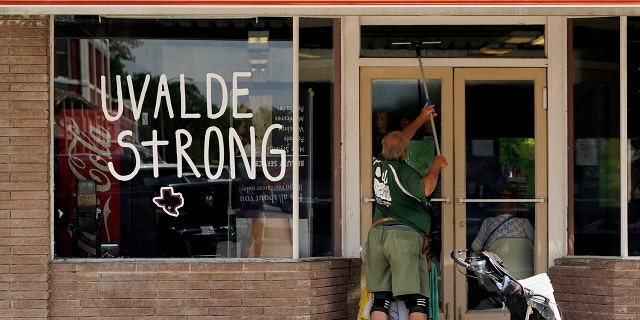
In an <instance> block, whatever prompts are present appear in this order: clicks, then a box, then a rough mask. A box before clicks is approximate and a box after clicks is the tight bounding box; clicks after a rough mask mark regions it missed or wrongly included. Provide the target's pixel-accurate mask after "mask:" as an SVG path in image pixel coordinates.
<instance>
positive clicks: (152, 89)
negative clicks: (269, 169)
mask: <svg viewBox="0 0 640 320" xmlns="http://www.w3.org/2000/svg"><path fill="white" fill-rule="evenodd" d="M145 77H146V74H143V73H136V74H133V75H132V83H133V88H134V90H135V95H136V97H138V98H139V96H140V92H141V91H142V86H143V84H144V81H145ZM159 79H160V77H159V76H152V77H151V78H150V80H149V84H148V87H147V91H146V94H145V99H144V102H143V103H142V114H143V115H144V114H147V115H148V117H149V118H148V120H149V123H148V125H144V124H143V123H142V122H139V123H138V124H139V126H138V141H148V140H151V131H152V130H157V131H158V139H160V140H167V141H169V145H168V146H162V147H160V148H165V150H166V152H161V151H160V154H161V155H162V157H163V160H165V161H166V162H168V163H175V162H176V152H175V150H176V145H175V143H176V141H175V132H176V130H178V129H184V130H187V131H188V132H189V133H190V134H191V137H192V138H193V139H192V142H191V146H190V147H189V148H187V150H186V151H187V154H189V156H190V157H191V159H192V160H193V161H194V162H195V163H196V164H202V163H203V159H204V143H205V141H204V134H205V131H206V130H207V128H208V127H210V126H216V127H218V128H219V129H220V131H221V132H222V133H223V136H224V139H223V141H224V143H225V146H223V150H225V151H223V152H228V151H227V149H228V146H226V143H227V141H228V138H227V135H228V132H229V125H230V121H229V119H230V117H231V113H230V111H229V108H227V110H226V111H225V114H224V115H223V116H221V117H220V118H218V119H209V118H208V117H207V99H206V97H205V96H204V95H203V94H201V93H200V90H199V89H198V87H197V86H196V85H195V84H193V83H190V82H189V81H187V80H185V84H184V87H185V88H184V90H185V106H186V112H187V113H189V114H199V115H200V118H197V119H182V118H181V117H180V114H181V101H180V99H181V93H180V81H179V80H177V79H176V80H173V79H170V80H169V82H168V83H167V86H168V90H169V95H170V97H171V107H172V109H173V113H174V117H173V119H172V118H170V116H169V112H168V111H167V110H168V109H167V108H168V107H167V103H166V99H165V98H161V99H160V102H161V103H160V106H159V109H160V113H159V115H158V119H154V118H153V116H154V113H155V105H156V97H157V93H158V82H159ZM122 81H123V83H122V91H123V95H124V96H125V97H129V89H128V86H127V85H126V80H125V78H124V77H123V78H122ZM212 108H213V113H214V114H215V113H217V111H218V107H217V106H215V105H214V106H212ZM184 142H185V139H183V143H184ZM208 143H209V151H210V153H211V154H210V155H209V159H210V161H211V164H214V163H213V162H214V161H217V159H219V148H218V139H216V137H215V135H213V136H212V139H211V140H210V141H209V142H208Z"/></svg>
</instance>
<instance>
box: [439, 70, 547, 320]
mask: <svg viewBox="0 0 640 320" xmlns="http://www.w3.org/2000/svg"><path fill="white" fill-rule="evenodd" d="M546 72H547V70H546V68H455V69H454V92H464V89H465V81H466V80H532V81H534V118H535V119H534V128H535V129H534V135H535V136H534V138H535V142H536V144H535V164H534V170H535V173H536V174H535V195H534V198H536V199H541V202H539V203H538V202H537V203H536V204H535V208H536V209H535V229H534V230H535V244H534V257H535V259H534V260H535V262H534V273H535V274H539V273H543V272H546V271H547V266H548V205H547V203H548V201H547V200H548V193H547V192H548V191H547V190H548V187H547V185H548V183H547V178H548V174H547V172H548V170H547V150H548V149H547V144H548V141H547V139H548V138H547V112H546V111H547V110H546V108H545V99H546V86H547V84H546V77H547V74H546ZM465 104H466V96H465V95H464V94H457V95H456V96H455V99H454V108H453V113H454V123H459V124H464V123H465ZM487 112H488V115H487V116H490V112H491V111H490V110H487ZM453 135H454V141H456V143H455V151H454V154H455V155H456V157H455V158H454V159H453V161H450V162H449V163H450V164H451V163H452V162H453V167H454V171H455V175H454V179H455V182H454V185H455V187H454V188H455V190H454V202H455V206H456V207H455V209H454V210H453V212H454V215H455V217H454V219H455V222H454V228H455V230H454V241H456V246H460V247H461V248H464V247H465V246H466V219H467V215H466V203H464V202H460V201H458V199H464V198H466V192H467V191H466V158H465V155H466V150H465V148H466V142H465V137H466V135H465V126H464V125H460V126H459V127H456V128H455V129H454V133H453ZM455 282H456V284H459V285H456V286H455V291H456V294H455V296H456V297H455V301H456V304H455V305H456V310H457V316H458V317H460V319H471V318H472V319H474V320H493V319H496V318H499V316H500V315H501V314H503V313H504V312H499V313H498V312H487V311H481V312H478V311H468V310H467V308H466V305H467V292H466V288H467V286H466V277H465V275H464V274H461V273H458V272H456V274H455ZM504 319H508V317H505V318H504Z"/></svg>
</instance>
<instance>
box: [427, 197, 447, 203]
mask: <svg viewBox="0 0 640 320" xmlns="http://www.w3.org/2000/svg"><path fill="white" fill-rule="evenodd" d="M430 201H431V202H444V203H451V197H449V196H446V197H444V198H432V199H431V200H430Z"/></svg>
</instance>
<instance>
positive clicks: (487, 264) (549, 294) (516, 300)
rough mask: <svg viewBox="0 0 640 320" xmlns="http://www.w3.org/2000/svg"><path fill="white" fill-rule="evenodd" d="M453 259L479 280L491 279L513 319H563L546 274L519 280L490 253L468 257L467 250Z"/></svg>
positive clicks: (458, 252) (457, 251)
mask: <svg viewBox="0 0 640 320" xmlns="http://www.w3.org/2000/svg"><path fill="white" fill-rule="evenodd" d="M461 253H464V254H465V256H466V258H465V259H464V260H463V259H462V258H460V254H461ZM451 258H452V259H453V260H454V261H455V262H456V264H458V265H460V266H463V267H465V268H466V269H467V270H468V271H469V272H471V273H472V274H473V275H475V276H476V277H477V278H478V279H479V280H488V281H489V282H490V283H493V284H495V285H496V286H497V288H498V290H499V291H500V293H501V294H502V296H503V298H504V301H505V304H506V306H507V308H508V309H509V312H510V313H511V319H512V320H514V319H523V320H538V319H540V320H542V319H545V320H562V319H561V318H560V312H559V310H558V307H557V305H556V301H555V298H554V297H553V287H552V286H551V281H550V280H549V277H548V276H547V274H546V273H541V274H538V275H535V276H533V277H529V278H526V279H521V280H518V279H516V278H515V277H513V276H512V275H511V274H509V271H508V270H507V269H506V268H505V267H504V265H503V263H502V260H501V259H500V257H498V256H497V255H496V254H494V253H493V252H489V251H483V252H482V253H480V254H479V255H478V256H469V255H467V250H454V251H452V252H451ZM468 276H469V275H468Z"/></svg>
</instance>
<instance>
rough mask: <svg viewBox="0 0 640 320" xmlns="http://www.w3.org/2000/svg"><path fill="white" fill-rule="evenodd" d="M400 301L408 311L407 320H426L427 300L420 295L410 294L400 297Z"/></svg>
mask: <svg viewBox="0 0 640 320" xmlns="http://www.w3.org/2000/svg"><path fill="white" fill-rule="evenodd" d="M402 300H404V303H405V305H406V306H407V309H409V320H427V311H428V307H427V304H428V303H429V298H427V297H425V296H423V295H420V294H410V295H406V296H402Z"/></svg>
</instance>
